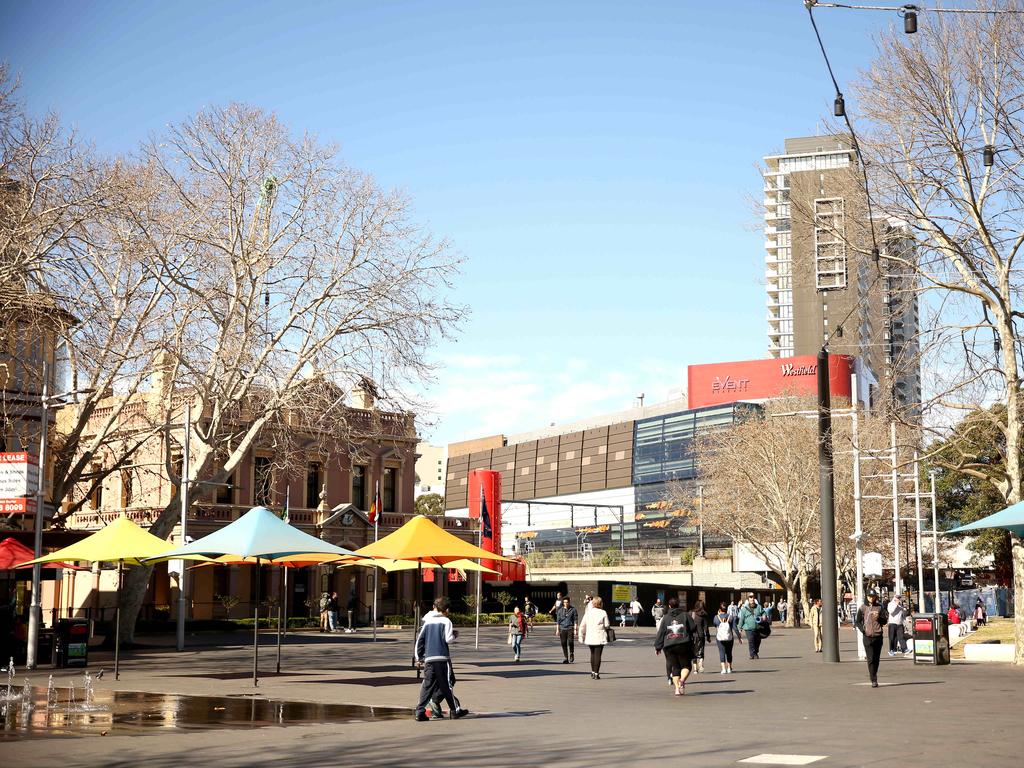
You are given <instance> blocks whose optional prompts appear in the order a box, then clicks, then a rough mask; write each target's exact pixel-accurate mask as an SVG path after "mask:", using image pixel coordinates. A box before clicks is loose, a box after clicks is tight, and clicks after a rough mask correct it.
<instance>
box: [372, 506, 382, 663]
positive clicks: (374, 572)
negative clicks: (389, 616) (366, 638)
mask: <svg viewBox="0 0 1024 768" xmlns="http://www.w3.org/2000/svg"><path fill="white" fill-rule="evenodd" d="M379 520H380V512H379V511H378V512H377V514H375V515H374V516H373V541H374V542H375V543H376V541H377V530H378V528H377V526H378V521H379ZM370 573H371V574H372V576H373V642H375V643H376V642H377V587H378V585H379V582H380V568H378V567H377V566H376V565H375V566H373V570H372V571H371V572H370Z"/></svg>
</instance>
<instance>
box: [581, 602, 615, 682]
mask: <svg viewBox="0 0 1024 768" xmlns="http://www.w3.org/2000/svg"><path fill="white" fill-rule="evenodd" d="M609 624H610V621H609V619H608V612H607V611H606V610H605V609H604V601H603V600H602V599H601V597H600V596H598V597H595V598H594V599H593V600H591V601H590V609H589V610H588V611H586V612H585V613H584V614H583V621H581V622H580V634H579V638H580V642H581V643H583V644H584V645H586V646H587V647H588V648H589V649H590V676H591V678H593V679H594V680H600V679H601V656H602V654H603V653H604V647H605V646H606V645H607V644H608V628H609Z"/></svg>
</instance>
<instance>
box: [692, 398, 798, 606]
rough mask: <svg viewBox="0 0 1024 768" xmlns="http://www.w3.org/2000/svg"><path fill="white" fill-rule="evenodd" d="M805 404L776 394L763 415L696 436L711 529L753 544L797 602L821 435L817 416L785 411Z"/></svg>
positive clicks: (707, 525) (706, 524)
mask: <svg viewBox="0 0 1024 768" xmlns="http://www.w3.org/2000/svg"><path fill="white" fill-rule="evenodd" d="M806 405H807V403H806V402H804V401H801V400H797V399H785V400H776V401H771V402H769V403H766V404H765V410H764V413H763V414H762V415H751V416H750V417H748V418H747V419H746V420H745V421H741V422H739V423H737V424H735V425H733V426H732V427H731V428H730V429H723V430H717V431H714V432H710V433H708V434H705V435H703V436H701V437H699V438H698V440H697V466H698V472H699V474H700V476H701V479H702V483H703V487H704V511H703V521H704V528H705V530H710V531H718V532H720V533H723V534H725V535H727V536H729V537H731V538H732V539H733V541H735V542H737V543H740V544H744V545H746V546H747V547H749V548H750V549H751V550H752V552H753V553H754V554H755V555H756V556H757V557H759V558H760V559H761V560H763V561H764V562H765V563H766V564H767V565H768V567H769V568H770V569H771V570H772V571H773V572H774V573H775V574H776V575H777V576H778V577H779V581H780V583H781V584H782V586H783V588H784V589H785V590H786V599H787V601H788V602H789V603H790V605H795V604H796V593H797V587H798V578H799V577H798V569H799V568H800V565H801V563H804V564H806V559H807V557H808V554H809V553H810V552H812V551H813V549H814V535H815V531H816V530H817V516H818V476H817V472H816V471H815V467H816V462H817V459H816V456H817V453H816V452H815V445H816V444H817V435H816V432H815V425H814V423H813V422H811V421H810V420H808V419H804V418H800V417H780V414H782V413H785V412H790V411H797V410H801V408H802V407H804V406H806ZM792 615H793V614H791V615H790V617H787V622H790V623H791V622H792Z"/></svg>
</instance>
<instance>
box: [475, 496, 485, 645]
mask: <svg viewBox="0 0 1024 768" xmlns="http://www.w3.org/2000/svg"><path fill="white" fill-rule="evenodd" d="M477 546H478V547H480V548H481V549H483V546H484V519H483V516H481V517H480V523H479V527H478V529H477ZM483 592H484V575H483V571H477V572H476V637H475V638H474V640H473V648H474V649H475V650H479V649H480V601H481V600H483Z"/></svg>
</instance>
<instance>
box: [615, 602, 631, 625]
mask: <svg viewBox="0 0 1024 768" xmlns="http://www.w3.org/2000/svg"><path fill="white" fill-rule="evenodd" d="M628 614H629V609H628V608H626V604H625V603H619V607H618V608H616V609H615V615H616V616H618V618H619V626H620V627H622V628H623V629H625V627H626V616H627V615H628Z"/></svg>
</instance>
